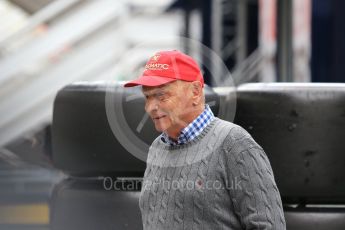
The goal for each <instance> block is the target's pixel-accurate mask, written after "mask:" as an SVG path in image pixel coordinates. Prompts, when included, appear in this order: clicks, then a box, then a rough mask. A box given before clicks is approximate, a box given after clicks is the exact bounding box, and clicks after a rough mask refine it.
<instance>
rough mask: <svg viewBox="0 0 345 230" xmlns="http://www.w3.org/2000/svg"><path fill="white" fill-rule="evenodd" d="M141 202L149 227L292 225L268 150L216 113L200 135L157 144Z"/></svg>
mask: <svg viewBox="0 0 345 230" xmlns="http://www.w3.org/2000/svg"><path fill="white" fill-rule="evenodd" d="M139 206H140V210H141V213H142V221H143V227H144V229H150V230H151V229H161V230H162V229H188V230H190V229H206V230H209V229H210V230H214V229H274V230H281V229H286V227H285V219H284V213H283V208H282V203H281V198H280V194H279V191H278V188H277V186H276V183H275V181H274V176H273V172H272V168H271V165H270V163H269V160H268V158H267V156H266V154H265V153H264V151H263V149H262V148H261V147H260V146H259V145H258V144H257V143H256V142H255V141H254V140H253V138H252V137H251V136H250V135H249V134H248V133H247V132H246V131H245V130H244V129H243V128H241V127H239V126H237V125H235V124H233V123H230V122H227V121H224V120H221V119H219V118H215V119H214V120H213V121H212V122H211V123H210V124H209V125H208V126H207V127H206V128H205V129H204V130H203V131H202V133H201V134H200V135H199V136H197V138H196V139H194V140H192V141H191V142H188V143H186V144H184V145H180V146H168V145H166V144H164V143H162V142H161V141H160V140H159V138H157V139H156V140H155V141H154V142H153V143H152V145H151V147H150V150H149V154H148V159H147V168H146V170H145V175H144V181H143V187H142V190H141V194H140V199H139Z"/></svg>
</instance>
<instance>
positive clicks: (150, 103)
mask: <svg viewBox="0 0 345 230" xmlns="http://www.w3.org/2000/svg"><path fill="white" fill-rule="evenodd" d="M145 110H146V112H147V113H151V112H152V111H155V110H158V102H157V100H155V99H147V100H146V103H145Z"/></svg>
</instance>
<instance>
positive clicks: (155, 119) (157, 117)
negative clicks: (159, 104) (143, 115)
mask: <svg viewBox="0 0 345 230" xmlns="http://www.w3.org/2000/svg"><path fill="white" fill-rule="evenodd" d="M164 117H166V115H162V116H155V117H153V120H154V121H158V120H159V119H162V118H164Z"/></svg>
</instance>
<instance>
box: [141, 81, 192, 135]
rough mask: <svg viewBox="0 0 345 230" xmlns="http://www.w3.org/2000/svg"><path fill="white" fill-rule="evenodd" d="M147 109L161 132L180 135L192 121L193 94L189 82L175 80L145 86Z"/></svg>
mask: <svg viewBox="0 0 345 230" xmlns="http://www.w3.org/2000/svg"><path fill="white" fill-rule="evenodd" d="M143 94H144V95H145V98H146V103H145V110H146V112H147V113H148V114H149V115H150V117H151V119H152V120H153V123H154V125H155V128H156V130H157V131H159V132H163V131H165V132H167V133H168V134H169V136H171V135H170V134H173V135H172V136H174V135H178V134H179V133H180V131H181V129H182V128H184V127H185V126H186V125H188V123H189V122H190V118H189V117H190V114H192V113H193V105H192V96H193V93H192V91H191V90H190V86H189V85H188V83H185V82H182V81H174V82H171V83H168V84H166V85H163V86H157V87H146V86H143Z"/></svg>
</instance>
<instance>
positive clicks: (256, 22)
mask: <svg viewBox="0 0 345 230" xmlns="http://www.w3.org/2000/svg"><path fill="white" fill-rule="evenodd" d="M344 12H345V1H343V0H199V1H197V0H160V1H148V0H121V1H120V0H0V21H1V23H0V229H49V224H50V214H49V212H50V210H49V208H50V207H49V200H50V197H51V193H52V189H53V187H54V185H55V184H56V183H58V182H59V181H61V180H62V179H64V178H65V177H66V175H65V174H64V173H63V172H61V171H60V170H57V169H56V168H55V167H54V166H53V164H52V146H51V123H52V113H53V102H54V98H55V96H56V94H57V92H58V90H60V89H61V88H62V87H64V86H65V85H67V84H69V83H72V82H76V81H109V80H110V79H111V80H113V81H123V80H129V79H132V78H134V77H136V73H138V70H140V69H141V67H142V66H143V64H144V63H145V62H146V60H147V59H148V57H150V56H151V55H152V54H153V53H154V52H155V51H157V50H163V49H170V48H171V47H175V48H177V49H180V50H181V51H183V52H186V53H188V54H190V55H192V56H194V57H199V60H202V66H210V65H209V64H208V62H210V60H209V59H208V58H205V54H204V53H203V52H204V51H203V49H201V48H200V47H197V46H196V45H195V44H194V43H193V42H190V40H188V39H183V38H190V39H191V40H194V41H198V42H199V43H200V44H203V45H205V46H206V47H209V48H210V49H211V50H213V51H214V52H215V53H216V54H217V55H218V56H219V57H220V58H221V59H222V60H223V62H224V63H225V65H226V67H227V68H228V69H229V70H230V72H231V73H232V77H233V81H234V84H235V85H240V84H243V83H248V82H345V68H344V66H345V23H344V22H345V13H344ZM213 68H217V66H213ZM203 71H204V77H205V81H206V83H207V84H209V85H210V86H215V82H214V81H213V80H212V76H211V75H210V69H206V68H205V69H204V70H203Z"/></svg>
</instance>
